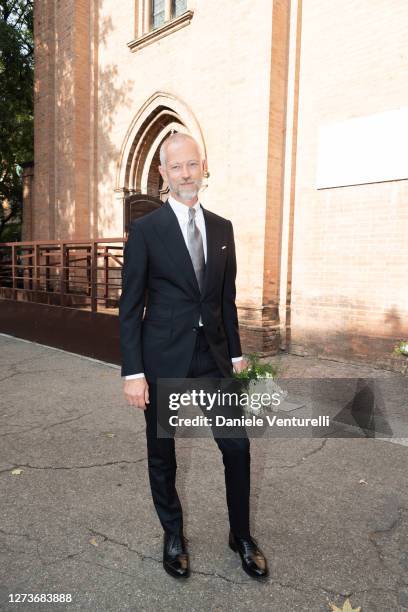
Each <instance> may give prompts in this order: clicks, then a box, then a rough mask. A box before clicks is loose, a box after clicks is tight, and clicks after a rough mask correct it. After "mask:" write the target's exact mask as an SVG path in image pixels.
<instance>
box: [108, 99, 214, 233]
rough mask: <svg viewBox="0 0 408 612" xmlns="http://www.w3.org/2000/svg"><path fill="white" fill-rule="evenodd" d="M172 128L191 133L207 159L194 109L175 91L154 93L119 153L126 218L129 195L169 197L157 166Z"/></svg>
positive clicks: (119, 193) (119, 178)
mask: <svg viewBox="0 0 408 612" xmlns="http://www.w3.org/2000/svg"><path fill="white" fill-rule="evenodd" d="M171 131H177V132H184V133H187V134H191V136H193V137H194V138H195V139H196V140H197V142H198V143H199V145H200V146H201V150H202V153H203V157H204V159H207V151H206V146H205V141H204V138H203V134H202V131H201V128H200V125H199V123H198V121H197V119H196V117H195V115H194V113H193V112H192V110H191V109H190V108H189V107H188V106H187V105H186V104H185V103H184V102H182V101H181V100H180V99H179V98H177V97H176V96H174V95H172V94H169V93H165V92H157V93H155V94H154V95H153V96H151V97H150V98H149V99H148V100H147V101H146V102H145V104H143V106H142V107H141V108H140V109H139V110H138V112H137V113H136V115H135V117H134V119H133V121H132V123H131V125H130V126H129V129H128V131H127V133H126V136H125V139H124V142H123V146H122V149H121V153H120V158H119V164H118V170H117V177H116V188H115V191H116V193H117V196H118V198H119V199H122V201H123V207H124V219H125V217H126V218H127V219H128V218H129V215H127V214H125V206H126V198H128V197H129V196H135V195H138V194H141V195H145V196H148V197H149V198H156V199H157V201H160V200H164V199H165V198H166V193H167V191H168V186H167V185H163V184H162V178H161V176H160V174H159V171H158V169H157V166H158V165H159V151H160V145H161V143H162V142H163V140H165V138H166V137H167V136H168V134H169V133H170V132H171ZM128 201H130V200H128ZM132 201H133V203H134V198H133V200H132ZM126 225H127V224H126ZM124 229H125V228H124Z"/></svg>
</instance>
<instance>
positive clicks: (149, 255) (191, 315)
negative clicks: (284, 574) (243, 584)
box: [119, 133, 268, 578]
mask: <svg viewBox="0 0 408 612" xmlns="http://www.w3.org/2000/svg"><path fill="white" fill-rule="evenodd" d="M204 164H205V161H204V160H203V159H202V156H201V152H200V148H199V146H198V143H197V142H196V141H195V140H194V139H193V138H192V137H191V136H188V135H186V134H181V133H175V134H172V135H171V136H169V137H168V138H167V139H166V140H165V141H164V142H163V144H162V146H161V149H160V166H159V171H160V174H161V176H162V177H163V179H164V180H165V181H166V182H167V184H168V185H169V190H170V196H169V198H168V200H167V201H166V202H165V204H164V205H163V206H162V207H160V208H159V209H158V210H155V211H153V212H152V213H149V214H148V215H145V216H144V217H142V218H140V219H137V220H135V221H133V222H132V223H131V226H130V230H129V236H128V240H127V242H126V246H125V250H124V266H123V273H122V295H121V299H120V306H119V320H120V342H121V352H122V376H123V377H124V378H125V382H124V394H125V397H126V399H127V401H128V403H129V404H130V405H133V406H135V407H137V408H140V409H142V410H144V415H145V419H146V439H147V453H148V470H149V480H150V486H151V490H152V497H153V502H154V505H155V508H156V511H157V514H158V517H159V520H160V522H161V524H162V527H163V529H164V546H163V566H164V569H165V570H166V571H167V572H168V573H169V574H171V575H172V576H174V577H177V578H178V577H180V578H185V577H187V576H188V575H189V573H190V569H189V558H188V551H187V544H186V539H185V537H184V533H183V515H182V508H181V504H180V500H179V498H178V495H177V491H176V487H175V480H176V467H177V465H176V458H175V444H174V438H172V437H170V438H159V437H158V436H157V379H158V378H200V377H201V378H205V377H214V378H215V377H220V376H221V377H231V376H232V373H233V368H234V369H235V371H237V372H239V371H241V370H242V369H243V368H245V367H247V365H248V364H247V361H246V360H245V359H244V358H243V356H242V354H241V353H242V351H241V343H240V337H239V327H238V317H237V309H236V305H235V293H236V292H235V277H236V256H235V245H234V234H233V228H232V224H231V222H230V221H228V220H227V219H224V218H223V217H220V216H218V215H216V214H214V213H212V212H210V211H208V210H206V209H205V208H204V207H203V206H202V205H201V204H200V202H199V200H198V193H199V190H200V188H201V185H202V179H203V172H204ZM146 292H147V305H146V312H145V316H144V318H143V310H144V306H145V293H146ZM216 442H217V444H218V446H219V448H220V450H221V452H222V457H223V462H224V466H225V484H226V495H227V505H228V513H229V522H230V535H229V545H230V547H231V548H232V549H233V550H234V551H237V552H238V553H239V554H240V557H241V560H242V567H243V569H244V570H245V571H246V572H247V573H248V574H249V575H250V576H252V577H255V578H264V577H266V576H267V575H268V568H267V563H266V559H265V557H264V555H263V553H262V551H261V550H260V549H259V547H258V546H257V543H256V542H255V540H254V539H253V538H252V537H251V535H250V530H249V491H250V454H249V440H248V438H247V437H243V438H238V439H237V438H235V439H234V438H225V439H223V438H216Z"/></svg>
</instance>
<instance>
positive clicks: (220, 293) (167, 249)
mask: <svg viewBox="0 0 408 612" xmlns="http://www.w3.org/2000/svg"><path fill="white" fill-rule="evenodd" d="M203 213H204V219H205V227H206V236H207V263H206V270H205V280H204V287H203V292H202V294H201V293H200V290H199V287H198V283H197V278H196V275H195V272H194V267H193V264H192V261H191V258H190V254H189V252H188V249H187V246H186V243H185V240H184V237H183V234H182V231H181V229H180V225H179V222H178V219H177V217H176V215H175V213H174V211H173V209H172V208H171V206H170V203H169V202H168V201H166V203H165V204H163V206H161V207H160V208H158V209H157V210H155V211H153V212H151V213H149V214H148V215H145V216H144V217H141V218H140V219H136V220H135V221H133V222H132V223H131V224H130V227H129V235H128V239H127V242H126V244H125V248H124V262H123V269H122V294H121V297H120V302H119V323H120V346H121V354H122V370H121V372H122V376H127V375H129V374H136V373H137V372H144V373H145V376H146V379H147V380H148V381H152V382H156V379H157V378H185V377H186V376H187V373H188V369H189V366H190V362H191V359H192V355H193V351H194V346H195V341H196V334H197V332H196V331H195V330H194V327H197V326H198V322H199V317H200V314H201V317H202V322H203V324H204V331H205V334H206V337H207V339H208V342H209V345H210V347H211V350H212V352H213V355H214V358H215V361H216V362H217V365H218V366H219V368H220V370H221V372H222V373H223V375H224V376H227V377H229V376H232V372H233V369H232V363H231V357H239V356H240V355H241V354H242V350H241V343H240V337H239V327H238V316H237V309H236V305H235V294H236V291H235V278H236V256H235V244H234V232H233V227H232V223H231V221H229V220H228V219H224V218H223V217H220V216H219V215H216V214H215V213H213V212H210V211H209V210H206V209H205V208H204V207H203ZM223 247H224V248H223ZM145 303H146V311H145V316H144V318H143V311H144V306H145Z"/></svg>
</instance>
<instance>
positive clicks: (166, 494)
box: [144, 326, 250, 537]
mask: <svg viewBox="0 0 408 612" xmlns="http://www.w3.org/2000/svg"><path fill="white" fill-rule="evenodd" d="M195 333H196V334H197V339H196V344H195V349H194V353H193V357H192V360H191V364H190V369H189V372H188V374H187V378H219V377H222V374H221V372H220V370H219V368H218V366H217V364H216V362H215V360H214V357H213V355H212V352H211V348H210V346H209V344H208V342H207V339H206V337H205V334H204V332H203V328H202V327H201V326H200V327H198V328H197V331H196V332H195ZM149 400H150V403H149V404H147V408H146V410H145V411H144V414H145V419H146V440H147V457H148V469H149V480H150V487H151V491H152V497H153V503H154V506H155V508H156V511H157V514H158V517H159V520H160V522H161V525H162V527H163V529H164V530H165V531H166V532H168V533H182V532H183V512H182V507H181V503H180V499H179V497H178V494H177V490H176V470H177V462H176V453H175V441H174V438H172V437H170V438H158V437H157V384H156V383H152V382H149ZM244 432H245V430H244ZM215 441H216V443H217V445H218V448H219V449H220V451H221V453H222V459H223V463H224V473H225V488H226V500H227V507H228V516H229V523H230V527H231V530H232V532H233V533H234V534H235V535H236V536H241V537H248V536H249V535H250V529H249V495H250V444H249V439H248V438H247V437H246V432H245V434H244V436H243V437H239V438H221V437H216V438H215ZM205 495H206V494H205V493H203V496H205Z"/></svg>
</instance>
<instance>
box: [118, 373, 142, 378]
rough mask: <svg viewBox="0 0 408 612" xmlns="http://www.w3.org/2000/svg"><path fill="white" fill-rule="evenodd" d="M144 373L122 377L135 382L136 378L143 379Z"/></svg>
mask: <svg viewBox="0 0 408 612" xmlns="http://www.w3.org/2000/svg"><path fill="white" fill-rule="evenodd" d="M143 376H144V372H139V373H138V374H128V375H127V376H122V378H124V379H125V380H133V379H134V378H143Z"/></svg>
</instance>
